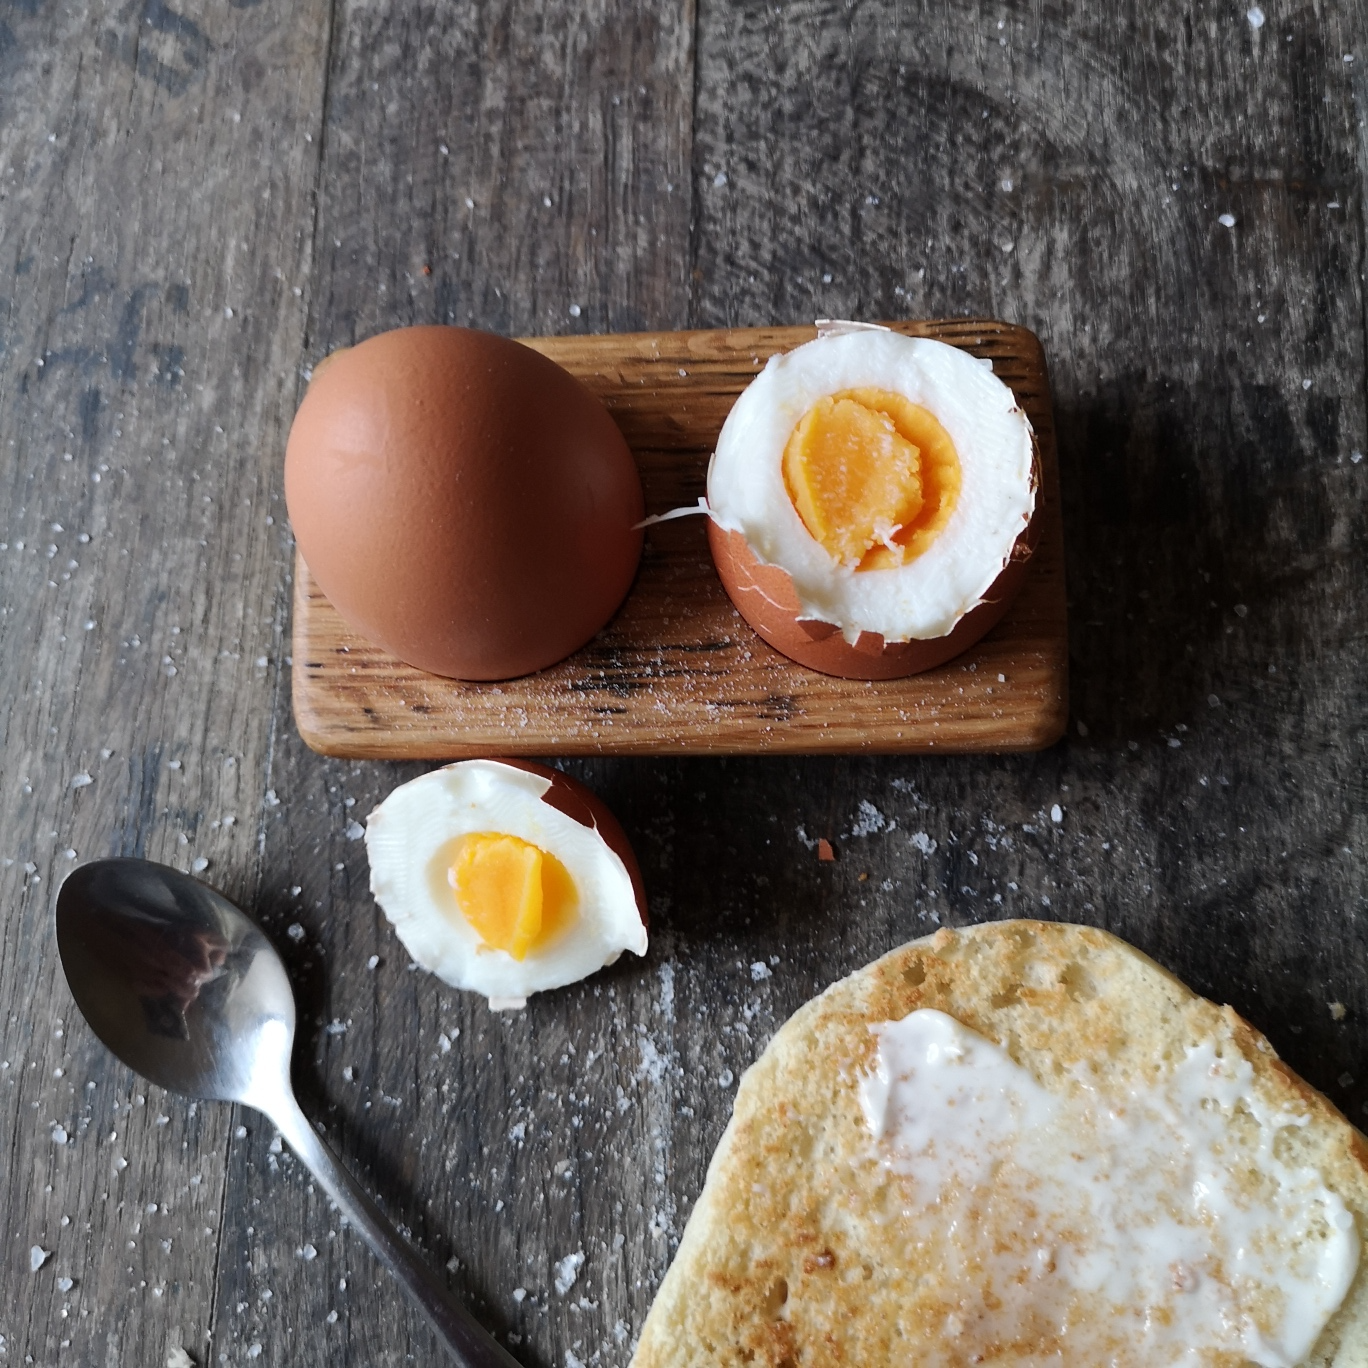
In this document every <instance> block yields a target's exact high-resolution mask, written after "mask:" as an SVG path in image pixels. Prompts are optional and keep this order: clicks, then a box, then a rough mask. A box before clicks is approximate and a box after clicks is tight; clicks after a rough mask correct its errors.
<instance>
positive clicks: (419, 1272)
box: [270, 1094, 519, 1368]
mask: <svg viewBox="0 0 1368 1368" xmlns="http://www.w3.org/2000/svg"><path fill="white" fill-rule="evenodd" d="M270 1117H271V1120H272V1121H274V1122H275V1124H276V1126H277V1127H278V1128H279V1130H280V1133H281V1134H282V1135H283V1136H284V1137H285V1139H286V1140H287V1141H288V1142H289V1145H290V1148H291V1149H292V1150H294V1152H295V1154H297V1155H298V1156H299V1158H300V1159H301V1160H302V1161H303V1162H304V1164H305V1165H306V1167H307V1168H308V1169H309V1171H310V1172H311V1173H312V1174H313V1176H314V1177H315V1178H316V1179H317V1180H318V1182H319V1184H320V1186H321V1187H322V1188H323V1190H324V1191H325V1192H326V1193H327V1194H328V1196H329V1197H331V1198H332V1200H333V1201H334V1202H335V1203H336V1204H337V1208H338V1210H339V1211H341V1213H342V1215H343V1216H344V1217H345V1218H346V1219H347V1221H348V1222H350V1224H351V1225H352V1226H354V1227H355V1228H356V1229H357V1230H359V1231H360V1232H361V1234H362V1235H364V1236H365V1238H366V1243H367V1244H368V1245H370V1247H371V1249H373V1250H374V1251H375V1255H376V1257H377V1258H378V1259H379V1260H380V1262H381V1263H383V1264H384V1265H385V1266H386V1267H387V1268H388V1269H389V1270H390V1272H391V1273H393V1274H394V1276H395V1277H396V1278H397V1279H398V1280H399V1282H400V1283H401V1284H403V1286H404V1288H405V1289H406V1290H407V1292H408V1294H409V1295H410V1296H411V1297H412V1298H413V1300H414V1301H415V1302H417V1304H418V1305H419V1306H420V1307H422V1309H423V1311H424V1313H425V1314H426V1316H427V1318H428V1321H429V1323H430V1324H431V1325H432V1328H433V1330H434V1331H436V1333H437V1338H438V1339H440V1340H441V1341H442V1343H443V1344H445V1345H446V1347H447V1349H448V1351H449V1352H450V1354H451V1357H452V1359H453V1360H454V1361H455V1362H456V1363H457V1364H459V1365H460V1368H519V1365H518V1361H517V1360H516V1359H515V1358H514V1357H513V1356H512V1355H511V1354H509V1353H508V1351H507V1350H505V1349H504V1348H503V1347H502V1346H501V1345H500V1344H499V1343H497V1341H495V1340H494V1338H493V1337H492V1336H491V1335H490V1334H489V1332H488V1331H487V1330H485V1329H484V1327H483V1326H482V1325H480V1323H479V1322H478V1321H477V1320H476V1319H475V1318H474V1316H472V1315H471V1314H470V1312H469V1311H467V1310H466V1308H465V1307H464V1306H462V1305H461V1304H460V1302H458V1301H456V1300H455V1299H454V1298H453V1297H452V1296H451V1294H450V1293H449V1292H448V1291H447V1289H446V1287H445V1286H444V1285H443V1284H442V1283H441V1282H440V1281H439V1280H438V1278H437V1275H436V1274H435V1273H433V1271H432V1269H431V1268H430V1267H429V1266H428V1265H427V1264H426V1263H425V1262H424V1261H423V1260H422V1259H420V1258H419V1257H418V1255H417V1254H415V1253H414V1250H413V1247H412V1245H410V1244H409V1243H408V1241H407V1240H405V1239H403V1237H402V1236H401V1235H400V1234H399V1232H398V1231H397V1230H395V1228H394V1226H393V1225H392V1224H391V1223H390V1221H389V1220H388V1219H387V1218H386V1217H385V1216H384V1215H383V1214H382V1212H381V1211H380V1208H379V1207H377V1206H376V1205H375V1203H374V1202H373V1201H371V1199H370V1198H369V1197H368V1196H367V1195H366V1193H365V1190H364V1189H363V1188H362V1187H361V1185H360V1184H359V1183H358V1182H357V1181H356V1179H355V1178H353V1177H352V1175H351V1174H350V1173H349V1172H347V1170H346V1169H345V1168H343V1167H342V1164H341V1163H340V1162H339V1160H338V1158H337V1156H336V1155H334V1154H333V1152H332V1150H330V1149H329V1148H328V1146H327V1145H326V1144H324V1142H323V1139H322V1137H321V1136H320V1135H319V1134H318V1132H317V1131H316V1130H314V1128H313V1126H312V1125H311V1124H310V1123H309V1119H308V1117H306V1116H305V1115H304V1113H303V1112H302V1111H301V1110H300V1109H299V1104H298V1103H297V1102H296V1101H295V1099H294V1097H293V1095H289V1094H287V1095H286V1096H284V1097H282V1098H280V1099H278V1100H274V1101H273V1104H272V1107H271V1112H270Z"/></svg>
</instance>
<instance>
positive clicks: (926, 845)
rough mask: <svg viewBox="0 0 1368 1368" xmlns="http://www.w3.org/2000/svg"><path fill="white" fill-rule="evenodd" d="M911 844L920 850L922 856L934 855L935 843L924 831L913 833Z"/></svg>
mask: <svg viewBox="0 0 1368 1368" xmlns="http://www.w3.org/2000/svg"><path fill="white" fill-rule="evenodd" d="M912 844H913V846H914V847H915V848H916V849H917V850H920V851H921V853H922V854H923V855H934V854H935V853H936V842H935V841H934V840H932V839H931V837H930V836H928V835H927V834H926V832H924V831H914V832H913V833H912Z"/></svg>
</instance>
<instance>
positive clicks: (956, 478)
mask: <svg viewBox="0 0 1368 1368" xmlns="http://www.w3.org/2000/svg"><path fill="white" fill-rule="evenodd" d="M1033 461H1034V446H1033V439H1032V433H1031V426H1030V423H1029V422H1028V420H1027V419H1026V416H1025V414H1023V413H1022V412H1021V410H1020V408H1018V406H1017V403H1016V400H1015V398H1014V396H1013V395H1012V392H1011V390H1010V389H1008V387H1007V386H1006V385H1004V384H1003V383H1002V381H1000V380H999V379H997V377H996V376H994V375H993V373H992V368H991V366H990V365H988V364H986V363H984V362H981V361H979V360H978V359H976V358H975V357H972V356H970V355H969V354H968V353H967V352H964V351H961V350H960V349H959V348H956V347H951V346H948V345H946V344H945V343H943V342H935V341H932V340H930V339H927V338H910V337H904V336H902V335H900V334H898V333H893V332H890V331H887V330H885V329H873V328H861V329H859V330H856V331H850V332H842V333H837V334H835V335H830V336H823V337H819V338H818V339H817V340H815V341H813V342H809V343H806V344H805V345H803V346H801V347H798V348H796V349H795V350H793V351H791V352H788V353H785V354H783V355H779V356H775V357H772V358H771V359H770V361H769V363H768V364H767V365H766V367H765V369H764V370H763V371H762V372H761V373H760V374H759V375H758V376H757V377H756V378H755V380H754V381H753V382H752V383H751V384H750V386H749V387H748V388H747V389H746V390H745V392H744V393H743V394H742V395H741V397H740V398H739V399H738V400H737V402H736V404H735V406H734V407H733V408H732V411H731V413H730V414H729V415H728V418H727V421H726V423H725V424H724V425H723V428H722V432H721V435H720V436H719V438H718V442H717V450H716V452H715V454H714V456H713V459H712V463H711V466H710V467H709V472H708V503H709V506H710V510H711V513H712V517H713V520H714V522H715V523H716V524H717V525H718V526H719V527H720V528H722V529H724V530H726V531H729V532H736V533H739V534H740V535H741V536H743V537H744V539H745V542H746V544H747V546H748V547H749V548H750V550H751V552H752V553H753V554H754V555H755V557H756V558H757V559H758V560H759V562H760V563H761V564H764V565H773V566H778V567H780V568H781V569H783V570H784V571H785V572H787V574H788V575H789V577H790V578H791V580H792V583H793V588H794V591H795V593H796V595H797V598H798V602H799V605H800V609H799V615H800V617H802V618H803V619H808V620H813V621H817V622H825V623H830V624H833V625H834V626H836V627H838V628H839V629H840V630H841V632H842V634H843V636H844V637H845V639H846V640H847V641H848V642H855V641H857V640H858V639H859V637H860V635H861V633H863V632H869V633H874V634H877V635H878V636H880V637H882V638H883V640H884V641H886V642H890V643H892V642H903V641H911V640H920V639H927V638H936V637H943V636H945V635H947V634H948V633H949V632H951V631H952V630H953V628H954V627H955V624H956V623H957V622H958V621H959V620H960V619H961V618H962V617H964V615H965V614H966V613H968V612H970V611H971V610H972V609H973V608H974V607H976V606H977V605H978V604H979V603H980V602H981V601H982V600H983V597H984V595H985V594H986V593H987V592H988V590H989V588H990V587H991V586H992V584H993V582H994V581H995V580H996V579H997V577H998V576H999V575H1000V574H1001V572H1002V570H1003V568H1004V566H1005V565H1006V564H1007V562H1008V560H1009V559H1010V558H1011V556H1012V552H1013V548H1014V547H1015V545H1016V543H1017V539H1018V538H1019V537H1020V536H1021V534H1022V533H1023V532H1024V531H1025V529H1026V527H1027V525H1028V523H1029V522H1030V519H1031V514H1032V512H1033V511H1034V508H1035V488H1034V480H1033Z"/></svg>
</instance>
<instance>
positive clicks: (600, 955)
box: [366, 760, 646, 1006]
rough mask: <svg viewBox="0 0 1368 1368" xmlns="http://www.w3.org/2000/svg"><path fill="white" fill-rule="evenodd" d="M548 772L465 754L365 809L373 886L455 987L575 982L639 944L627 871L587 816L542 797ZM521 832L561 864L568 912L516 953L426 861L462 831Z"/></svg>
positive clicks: (519, 995) (519, 992)
mask: <svg viewBox="0 0 1368 1368" xmlns="http://www.w3.org/2000/svg"><path fill="white" fill-rule="evenodd" d="M550 788H551V782H550V780H548V779H544V778H542V776H541V775H538V774H529V773H527V771H525V770H520V769H517V768H515V767H514V766H512V765H505V764H501V763H500V762H498V761H497V760H464V761H460V762H458V763H457V764H454V765H448V766H446V768H444V769H439V770H433V771H432V773H430V774H425V775H423V776H421V777H420V778H418V779H413V780H410V781H409V782H408V783H407V784H401V785H400V786H399V787H398V788H397V789H395V790H394V792H393V793H391V794H390V795H389V797H388V798H386V799H385V801H384V802H383V803H381V804H380V806H379V807H377V808H376V809H375V811H374V812H372V813H371V815H370V817H369V818H367V821H366V851H367V853H368V855H369V856H370V867H371V892H372V893H373V894H374V895H375V898H376V901H377V902H379V904H380V906H381V908H382V909H383V910H384V913H385V915H386V917H388V918H389V920H390V922H391V924H392V925H393V926H394V929H395V932H396V933H397V934H398V936H399V939H400V940H401V941H402V942H403V943H404V947H405V949H407V950H408V952H409V954H410V955H412V956H413V958H414V960H415V961H416V962H417V963H419V964H421V965H422V966H423V968H425V969H430V970H431V971H432V972H433V973H434V974H436V975H437V976H438V977H439V978H441V979H443V980H444V981H445V982H447V983H449V984H451V985H452V986H453V987H455V988H465V989H469V990H471V991H472V992H477V993H484V994H485V995H486V996H488V997H489V998H490V999H491V1000H492V1001H493V1002H494V1003H496V1004H497V1005H507V1006H513V1005H521V1003H520V1001H519V999H523V998H526V997H527V996H528V995H529V994H530V993H539V992H542V991H544V990H545V989H548V988H559V987H561V986H562V985H564V984H567V983H573V982H575V981H576V980H577V979H582V978H584V977H586V976H587V975H589V974H592V973H593V972H594V971H595V970H596V969H601V968H603V967H604V966H605V965H607V964H611V963H612V962H613V961H614V960H615V959H617V958H618V956H619V955H620V954H621V953H622V952H623V951H624V950H631V951H633V952H634V953H635V954H638V955H644V954H645V953H646V928H645V926H644V925H643V923H642V920H641V914H640V912H639V911H638V909H637V903H636V894H635V892H634V890H633V888H632V880H631V876H630V875H629V874H628V872H627V868H626V866H625V865H624V864H623V862H622V860H621V859H620V858H619V856H618V855H617V854H616V852H615V851H613V850H612V848H611V847H610V846H609V845H608V843H607V842H606V841H605V840H604V839H603V837H602V836H601V835H600V834H599V832H598V830H597V829H596V828H594V827H586V826H583V825H581V824H580V823H579V822H577V821H575V819H574V818H573V817H567V816H566V815H565V813H563V812H560V811H559V810H558V809H556V808H553V807H552V806H551V805H550V804H549V803H544V802H542V797H543V795H544V794H546V793H547V791H548V790H549V789H550ZM480 831H496V832H501V833H504V834H506V835H511V836H518V837H521V838H522V839H523V840H524V841H528V842H530V843H531V844H532V845H535V846H537V847H539V848H540V849H541V850H544V851H546V852H548V853H549V854H551V855H554V856H555V857H556V859H558V860H559V861H560V862H561V864H563V865H564V866H565V869H566V872H567V873H568V874H569V875H570V878H571V880H572V882H573V883H574V887H575V893H576V903H575V917H574V920H573V923H572V924H571V925H570V926H569V927H568V928H567V929H566V930H565V931H564V932H561V933H559V934H557V935H555V936H553V937H552V938H551V939H550V940H549V941H548V942H547V943H546V944H545V945H540V946H536V947H534V948H532V949H531V950H529V951H528V952H527V956H526V958H524V959H522V960H516V959H514V958H513V956H512V955H510V954H509V953H508V952H507V951H505V950H495V949H491V948H490V947H489V946H487V945H485V944H484V943H483V941H481V939H480V937H479V934H478V933H477V932H476V930H475V928H474V927H473V926H471V925H470V923H469V922H468V921H466V919H465V917H464V916H463V915H462V914H461V911H460V908H459V906H458V904H457V902H456V895H455V893H454V892H452V890H451V889H450V887H449V886H448V885H447V883H446V877H445V873H444V872H442V873H441V877H440V878H434V877H433V874H434V869H433V862H434V860H436V859H437V858H438V855H439V853H440V852H441V850H442V848H443V847H444V846H446V845H448V844H449V843H450V842H451V841H452V840H453V839H454V838H456V837H458V836H465V835H469V834H471V833H474V832H480Z"/></svg>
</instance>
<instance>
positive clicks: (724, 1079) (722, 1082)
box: [717, 1069, 736, 1088]
mask: <svg viewBox="0 0 1368 1368" xmlns="http://www.w3.org/2000/svg"><path fill="white" fill-rule="evenodd" d="M735 1079H736V1075H735V1074H734V1073H732V1071H731V1070H730V1069H723V1070H722V1072H721V1073H720V1074H718V1075H717V1086H718V1087H719V1088H730V1087H731V1085H732V1083H733V1082H734V1081H735Z"/></svg>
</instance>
